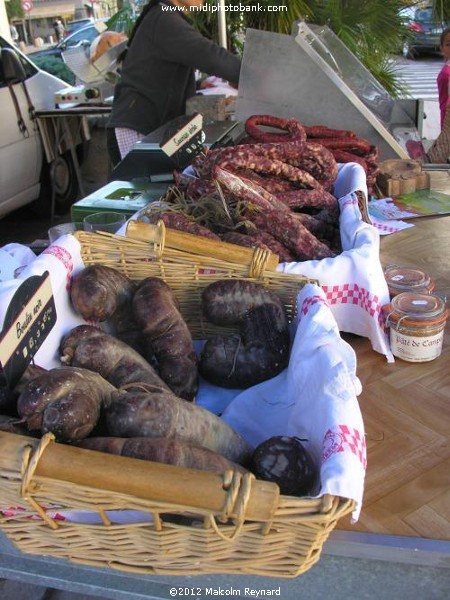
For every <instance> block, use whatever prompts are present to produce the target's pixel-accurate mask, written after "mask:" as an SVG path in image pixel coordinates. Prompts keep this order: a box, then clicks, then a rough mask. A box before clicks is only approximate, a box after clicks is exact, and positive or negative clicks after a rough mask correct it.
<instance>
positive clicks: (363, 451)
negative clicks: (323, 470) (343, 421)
mask: <svg viewBox="0 0 450 600" xmlns="http://www.w3.org/2000/svg"><path fill="white" fill-rule="evenodd" d="M338 452H351V453H352V454H354V455H355V456H356V457H357V458H358V460H359V461H360V463H361V464H362V466H363V468H364V469H365V468H366V467H367V447H366V438H365V436H364V435H363V434H362V433H361V432H360V431H358V430H357V429H355V428H354V427H348V425H338V426H337V427H336V429H328V431H327V432H326V434H325V436H324V438H323V453H322V462H325V461H326V460H328V459H329V458H330V456H332V455H333V454H336V453H338Z"/></svg>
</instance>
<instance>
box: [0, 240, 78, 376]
mask: <svg viewBox="0 0 450 600" xmlns="http://www.w3.org/2000/svg"><path fill="white" fill-rule="evenodd" d="M82 268H84V264H83V261H82V260H81V254H80V244H79V242H78V240H77V239H76V238H75V237H73V236H72V235H63V236H61V237H60V238H59V239H58V240H56V242H54V243H53V244H51V245H50V246H49V247H48V248H46V249H45V250H44V251H43V252H42V253H41V254H40V255H39V256H37V257H35V259H34V260H33V261H32V262H30V263H29V264H28V265H27V266H26V267H25V269H23V270H22V271H21V272H20V274H19V275H18V277H17V278H16V279H12V280H9V281H4V282H1V283H0V324H1V325H3V322H4V319H5V314H6V310H7V308H8V305H9V303H10V301H11V299H12V297H13V296H14V294H15V292H16V290H17V289H18V288H19V286H20V285H21V283H22V282H23V280H25V279H27V278H28V277H31V276H32V275H42V274H43V273H44V272H45V271H48V272H49V274H50V283H51V287H52V292H53V297H54V301H55V309H56V315H57V319H56V324H55V326H54V327H53V329H52V330H51V331H50V333H49V334H48V336H47V338H46V340H45V343H44V344H43V345H42V347H41V348H40V349H39V350H38V351H37V352H36V355H35V357H34V359H35V362H36V364H37V365H39V366H41V367H44V368H45V369H52V368H54V367H59V366H61V362H60V360H59V356H58V348H59V344H60V341H61V338H62V337H63V336H64V335H65V334H66V333H68V332H69V331H70V330H71V329H72V328H73V327H76V326H77V325H80V324H82V323H85V321H84V320H83V319H82V318H81V317H80V316H79V315H78V314H76V313H75V311H74V310H73V308H72V305H71V303H70V297H69V294H68V291H69V285H70V280H71V277H72V275H73V274H74V273H76V272H77V271H78V270H80V269H82Z"/></svg>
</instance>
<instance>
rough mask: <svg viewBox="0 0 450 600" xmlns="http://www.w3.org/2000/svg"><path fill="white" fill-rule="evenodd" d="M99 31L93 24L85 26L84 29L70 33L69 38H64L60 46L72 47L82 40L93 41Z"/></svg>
mask: <svg viewBox="0 0 450 600" xmlns="http://www.w3.org/2000/svg"><path fill="white" fill-rule="evenodd" d="M99 33H100V32H99V31H98V29H97V27H95V25H92V26H90V27H83V28H82V29H79V30H78V31H75V32H74V33H72V35H69V36H68V37H67V38H65V39H64V40H62V41H61V42H60V43H59V44H58V47H59V48H62V49H65V48H70V47H71V46H78V45H79V44H80V43H81V42H84V41H87V42H92V41H93V40H94V39H95V38H96V37H97V36H98V35H99Z"/></svg>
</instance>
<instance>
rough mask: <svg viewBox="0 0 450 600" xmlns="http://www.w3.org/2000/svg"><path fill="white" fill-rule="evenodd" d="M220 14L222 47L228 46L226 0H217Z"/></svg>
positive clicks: (218, 18) (220, 42)
mask: <svg viewBox="0 0 450 600" xmlns="http://www.w3.org/2000/svg"><path fill="white" fill-rule="evenodd" d="M217 6H218V11H217V12H218V15H217V22H218V25H219V45H220V46H222V48H227V20H226V13H225V0H217Z"/></svg>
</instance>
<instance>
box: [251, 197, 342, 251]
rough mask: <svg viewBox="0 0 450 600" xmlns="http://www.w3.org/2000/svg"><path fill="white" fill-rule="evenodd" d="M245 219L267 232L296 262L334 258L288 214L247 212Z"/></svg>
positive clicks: (328, 249)
mask: <svg viewBox="0 0 450 600" xmlns="http://www.w3.org/2000/svg"><path fill="white" fill-rule="evenodd" d="M245 216H246V218H247V219H248V220H249V221H251V222H252V223H254V224H255V225H256V226H257V227H258V228H259V229H263V230H265V231H268V232H269V233H270V234H271V235H273V236H274V237H275V238H276V239H277V240H278V241H279V242H281V243H282V244H283V245H284V246H286V248H288V250H290V251H291V252H292V253H293V254H294V256H295V258H296V259H297V260H311V259H322V258H327V257H331V256H334V253H333V252H332V251H331V250H330V248H328V246H327V245H326V244H324V243H323V242H321V241H320V240H318V239H317V238H316V236H315V235H313V234H312V233H311V232H310V231H308V229H307V228H306V227H305V226H304V225H303V224H302V223H301V222H300V221H299V220H298V219H296V218H295V215H294V214H293V213H291V211H288V212H280V211H277V210H274V209H267V210H265V211H256V210H247V211H245Z"/></svg>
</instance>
